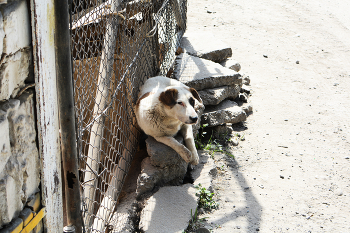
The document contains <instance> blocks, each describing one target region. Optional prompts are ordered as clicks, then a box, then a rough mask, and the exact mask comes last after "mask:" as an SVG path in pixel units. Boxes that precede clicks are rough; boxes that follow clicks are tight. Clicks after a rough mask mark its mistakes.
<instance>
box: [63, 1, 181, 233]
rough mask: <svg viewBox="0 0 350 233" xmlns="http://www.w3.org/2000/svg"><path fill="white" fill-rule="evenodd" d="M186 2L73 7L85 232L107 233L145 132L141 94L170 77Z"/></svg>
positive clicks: (76, 3) (101, 3)
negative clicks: (138, 106) (137, 110)
mask: <svg viewBox="0 0 350 233" xmlns="http://www.w3.org/2000/svg"><path fill="white" fill-rule="evenodd" d="M186 5H187V1H186V0H164V1H163V0H134V1H128V0H125V1H122V0H114V1H112V0H109V1H105V0H73V1H72V2H71V4H70V12H71V14H70V18H71V24H70V29H71V34H72V56H73V59H72V60H73V76H74V86H75V90H74V92H75V107H76V117H77V120H76V121H77V124H76V125H77V145H78V155H79V173H80V174H79V175H80V182H81V196H82V207H81V208H82V213H83V222H84V232H105V230H106V227H107V226H108V224H109V222H110V219H111V218H112V216H113V213H114V211H115V208H116V203H117V199H118V196H119V194H120V192H121V189H122V186H123V183H124V180H125V177H126V175H127V173H128V170H129V167H130V164H131V161H132V159H133V155H134V153H135V152H136V150H137V148H138V141H139V135H140V132H139V130H138V128H137V126H136V118H135V114H134V111H133V107H134V104H135V103H136V100H137V96H138V90H139V87H140V86H142V84H143V83H144V81H145V80H146V79H147V78H149V77H152V76H155V75H158V74H160V75H166V73H167V72H168V71H169V70H170V68H171V66H172V65H173V64H174V61H175V52H176V49H177V47H178V45H179V43H180V39H181V37H182V35H183V33H184V31H185V28H186V12H187V8H186Z"/></svg>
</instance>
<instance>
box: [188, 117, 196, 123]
mask: <svg viewBox="0 0 350 233" xmlns="http://www.w3.org/2000/svg"><path fill="white" fill-rule="evenodd" d="M197 120H198V117H196V116H195V117H190V121H191V122H192V123H196V122H197Z"/></svg>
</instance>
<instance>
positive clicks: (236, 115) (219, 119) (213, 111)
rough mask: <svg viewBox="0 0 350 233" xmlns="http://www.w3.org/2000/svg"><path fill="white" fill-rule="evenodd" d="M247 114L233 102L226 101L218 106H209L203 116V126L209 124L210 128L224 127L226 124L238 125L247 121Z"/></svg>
mask: <svg viewBox="0 0 350 233" xmlns="http://www.w3.org/2000/svg"><path fill="white" fill-rule="evenodd" d="M246 119H247V114H246V113H245V111H244V110H243V109H242V108H241V107H239V106H238V104H237V103H236V102H234V101H231V100H225V101H223V102H221V103H220V104H219V105H216V106H209V107H207V108H206V109H205V111H204V113H203V115H202V119H201V121H202V124H208V126H209V127H213V126H217V125H222V124H225V123H232V124H235V123H238V122H242V121H245V120H246Z"/></svg>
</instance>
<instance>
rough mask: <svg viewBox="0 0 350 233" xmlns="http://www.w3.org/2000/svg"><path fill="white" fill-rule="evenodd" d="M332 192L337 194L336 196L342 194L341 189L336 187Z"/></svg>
mask: <svg viewBox="0 0 350 233" xmlns="http://www.w3.org/2000/svg"><path fill="white" fill-rule="evenodd" d="M334 194H335V195H337V196H343V190H342V189H340V188H338V189H336V190H335V191H334Z"/></svg>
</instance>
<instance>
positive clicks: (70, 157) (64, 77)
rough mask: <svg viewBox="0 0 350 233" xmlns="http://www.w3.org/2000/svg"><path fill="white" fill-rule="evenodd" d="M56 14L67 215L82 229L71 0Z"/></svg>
mask: <svg viewBox="0 0 350 233" xmlns="http://www.w3.org/2000/svg"><path fill="white" fill-rule="evenodd" d="M55 14H56V16H57V17H55V52H56V73H57V87H58V89H57V93H58V100H59V102H58V109H59V120H60V130H61V153H62V166H63V178H64V191H65V205H66V217H67V224H68V226H73V227H75V232H77V233H81V232H82V226H83V224H82V214H81V201H80V183H79V172H78V156H77V147H76V132H75V129H76V127H75V114H74V95H73V78H72V73H73V72H72V56H71V48H70V43H71V36H70V31H69V8H68V0H56V1H55ZM58 16H59V17H58Z"/></svg>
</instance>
